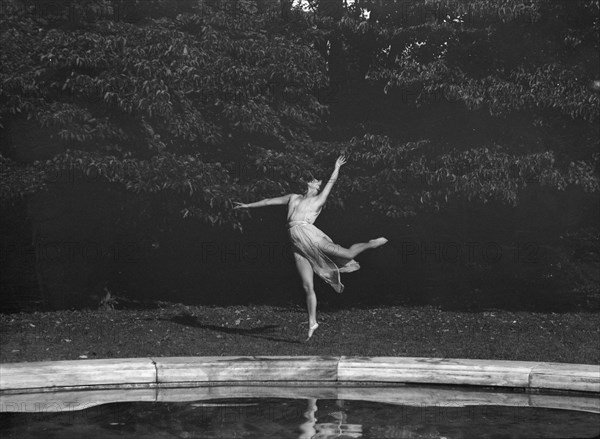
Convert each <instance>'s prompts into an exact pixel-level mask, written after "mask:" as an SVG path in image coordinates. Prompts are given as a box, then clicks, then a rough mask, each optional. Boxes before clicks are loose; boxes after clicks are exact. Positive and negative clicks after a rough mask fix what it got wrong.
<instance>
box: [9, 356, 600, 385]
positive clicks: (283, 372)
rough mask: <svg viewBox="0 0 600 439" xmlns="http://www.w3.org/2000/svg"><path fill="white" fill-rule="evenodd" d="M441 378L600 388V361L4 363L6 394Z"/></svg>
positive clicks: (272, 359)
mask: <svg viewBox="0 0 600 439" xmlns="http://www.w3.org/2000/svg"><path fill="white" fill-rule="evenodd" d="M244 383H262V384H266V385H285V384H286V383H290V384H294V383H295V384H297V383H306V384H309V383H310V384H311V385H319V384H320V383H322V384H323V385H329V386H331V385H345V384H347V385H357V384H379V385H398V384H426V385H430V384H434V385H457V386H482V387H499V388H520V389H525V390H532V391H536V390H540V391H543V390H550V391H572V392H585V393H592V394H600V365H591V364H571V363H552V362H535V361H508V360H477V359H454V358H427V357H347V356H299V357H297V356H222V357H141V358H110V359H93V360H90V359H80V360H62V361H43V362H23V363H0V394H12V393H27V392H40V391H60V390H67V389H103V388H115V387H123V388H145V387H178V386H184V385H185V386H198V385H210V384H212V385H232V386H234V385H240V384H244Z"/></svg>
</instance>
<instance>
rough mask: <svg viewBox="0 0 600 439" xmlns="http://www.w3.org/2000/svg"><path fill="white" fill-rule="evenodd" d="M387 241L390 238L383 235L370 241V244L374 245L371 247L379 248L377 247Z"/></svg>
mask: <svg viewBox="0 0 600 439" xmlns="http://www.w3.org/2000/svg"><path fill="white" fill-rule="evenodd" d="M386 242H388V240H387V239H386V238H383V237H381V238H377V239H371V240H370V241H369V244H371V245H372V246H373V247H371V248H377V247H381V246H382V245H383V244H385V243H386Z"/></svg>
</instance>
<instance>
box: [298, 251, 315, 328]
mask: <svg viewBox="0 0 600 439" xmlns="http://www.w3.org/2000/svg"><path fill="white" fill-rule="evenodd" d="M294 259H295V260H296V268H297V269H298V273H299V274H300V278H301V279H302V288H303V289H304V292H305V293H306V309H307V310H308V338H307V340H308V339H309V338H311V337H312V335H313V332H315V330H316V329H317V328H318V327H319V325H318V324H317V295H316V294H315V289H314V284H313V278H314V273H313V270H312V267H311V265H310V262H308V260H307V259H306V258H305V257H304V256H302V255H301V254H299V253H296V252H294Z"/></svg>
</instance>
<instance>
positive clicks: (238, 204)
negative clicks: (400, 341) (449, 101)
mask: <svg viewBox="0 0 600 439" xmlns="http://www.w3.org/2000/svg"><path fill="white" fill-rule="evenodd" d="M234 203H235V204H236V205H235V207H234V209H247V208H248V205H247V204H244V203H240V202H239V201H234Z"/></svg>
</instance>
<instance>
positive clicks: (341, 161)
mask: <svg viewBox="0 0 600 439" xmlns="http://www.w3.org/2000/svg"><path fill="white" fill-rule="evenodd" d="M344 164H346V157H345V156H343V155H341V156H339V157H338V159H337V160H336V161H335V167H336V169H340V168H341V166H342V165H344Z"/></svg>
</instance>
